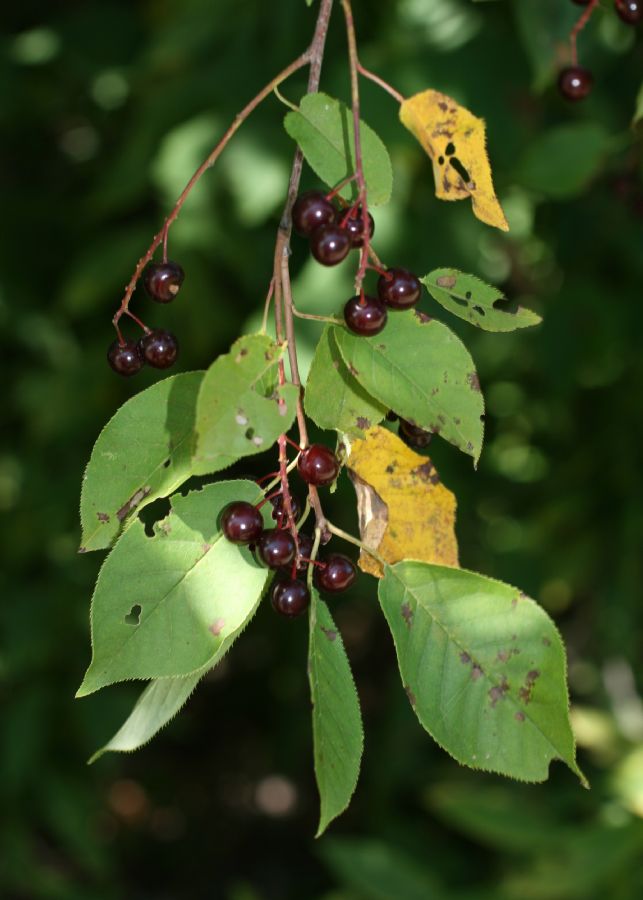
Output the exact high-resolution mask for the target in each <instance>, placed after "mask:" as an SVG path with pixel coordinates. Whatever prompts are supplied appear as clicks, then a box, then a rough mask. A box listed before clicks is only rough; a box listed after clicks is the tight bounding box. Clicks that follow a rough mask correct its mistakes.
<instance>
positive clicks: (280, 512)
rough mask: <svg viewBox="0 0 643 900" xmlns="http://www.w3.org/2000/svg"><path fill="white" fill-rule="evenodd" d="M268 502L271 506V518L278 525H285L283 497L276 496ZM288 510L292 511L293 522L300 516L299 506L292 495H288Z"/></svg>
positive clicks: (280, 495)
mask: <svg viewBox="0 0 643 900" xmlns="http://www.w3.org/2000/svg"><path fill="white" fill-rule="evenodd" d="M270 502H271V503H272V505H273V507H274V508H273V511H272V518H273V520H274V521H275V522H277V524H278V525H285V524H286V521H287V516H286V510H285V509H284V495H283V494H277V496H276V497H272V498H271V500H270ZM290 508H291V510H292V514H293V518H294V519H295V521H296V520H297V519H298V518H299V516H300V515H301V505H300V503H299V500H298V499H297V498H296V497H295V496H294V495H293V494H291V495H290Z"/></svg>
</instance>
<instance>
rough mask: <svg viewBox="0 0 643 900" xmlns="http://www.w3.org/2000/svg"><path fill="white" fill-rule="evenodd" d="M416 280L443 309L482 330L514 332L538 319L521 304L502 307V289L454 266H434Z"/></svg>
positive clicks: (539, 319)
mask: <svg viewBox="0 0 643 900" xmlns="http://www.w3.org/2000/svg"><path fill="white" fill-rule="evenodd" d="M420 281H421V282H422V284H424V286H425V287H426V288H427V290H428V291H429V293H430V294H431V296H432V297H433V298H434V300H437V302H438V303H439V304H440V305H441V306H443V307H444V308H445V309H446V310H448V311H449V312H450V313H453V315H454V316H457V317H458V318H459V319H463V320H464V321H465V322H469V323H470V324H471V325H475V326H476V327H477V328H481V329H482V330H483V331H515V330H516V329H517V328H529V327H531V326H532V325H538V324H539V323H540V322H542V318H541V317H540V316H539V315H537V314H536V313H535V312H532V311H531V310H530V309H526V308H525V307H523V306H518V307H517V308H516V309H515V310H511V311H509V310H508V309H506V308H503V307H502V306H501V305H499V302H500V301H505V300H506V298H505V295H504V294H503V293H502V291H499V290H498V288H496V287H493V286H492V285H489V284H485V282H484V281H481V279H479V278H476V276H475V275H467V274H465V273H464V272H459V271H458V270H457V269H434V270H433V272H429V274H428V275H425V276H424V278H421V279H420Z"/></svg>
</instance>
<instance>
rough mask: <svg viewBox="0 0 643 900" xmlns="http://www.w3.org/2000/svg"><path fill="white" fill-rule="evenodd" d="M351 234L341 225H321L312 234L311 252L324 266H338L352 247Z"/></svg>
mask: <svg viewBox="0 0 643 900" xmlns="http://www.w3.org/2000/svg"><path fill="white" fill-rule="evenodd" d="M351 246H352V244H351V236H350V234H349V233H348V231H347V230H346V229H345V228H342V227H341V225H335V224H330V225H320V226H319V228H316V229H315V230H314V231H313V233H312V234H311V236H310V252H311V253H312V254H313V256H314V257H315V259H316V260H317V262H320V263H321V264H322V265H323V266H336V265H337V263H340V262H341V261H342V260H343V259H346V257H347V256H348V254H349V252H350V249H351Z"/></svg>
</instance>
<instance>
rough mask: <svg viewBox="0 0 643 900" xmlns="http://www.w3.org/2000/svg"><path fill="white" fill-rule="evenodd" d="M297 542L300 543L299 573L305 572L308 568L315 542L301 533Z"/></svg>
mask: <svg viewBox="0 0 643 900" xmlns="http://www.w3.org/2000/svg"><path fill="white" fill-rule="evenodd" d="M297 540H298V542H299V557H298V559H299V560H300V562H299V563H298V564H297V571H298V572H305V571H306V569H307V568H308V560H309V559H310V555H311V553H312V552H313V544H314V541H313V539H312V538H311V537H310V535H308V534H301V532H300V533H299V534H298V535H297Z"/></svg>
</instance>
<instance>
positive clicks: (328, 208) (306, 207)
mask: <svg viewBox="0 0 643 900" xmlns="http://www.w3.org/2000/svg"><path fill="white" fill-rule="evenodd" d="M336 214H337V210H336V209H335V207H334V206H333V204H332V203H331V202H330V200H327V199H326V197H325V196H324V194H322V192H321V191H306V193H305V194H300V196H299V197H297V200H296V201H295V205H294V206H293V208H292V224H293V226H294V228H295V231H296V232H297V234H300V235H301V236H302V237H310V235H311V234H312V233H313V231H314V230H315V229H316V228H319V226H320V225H330V224H331V222H334V221H335V216H336Z"/></svg>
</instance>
